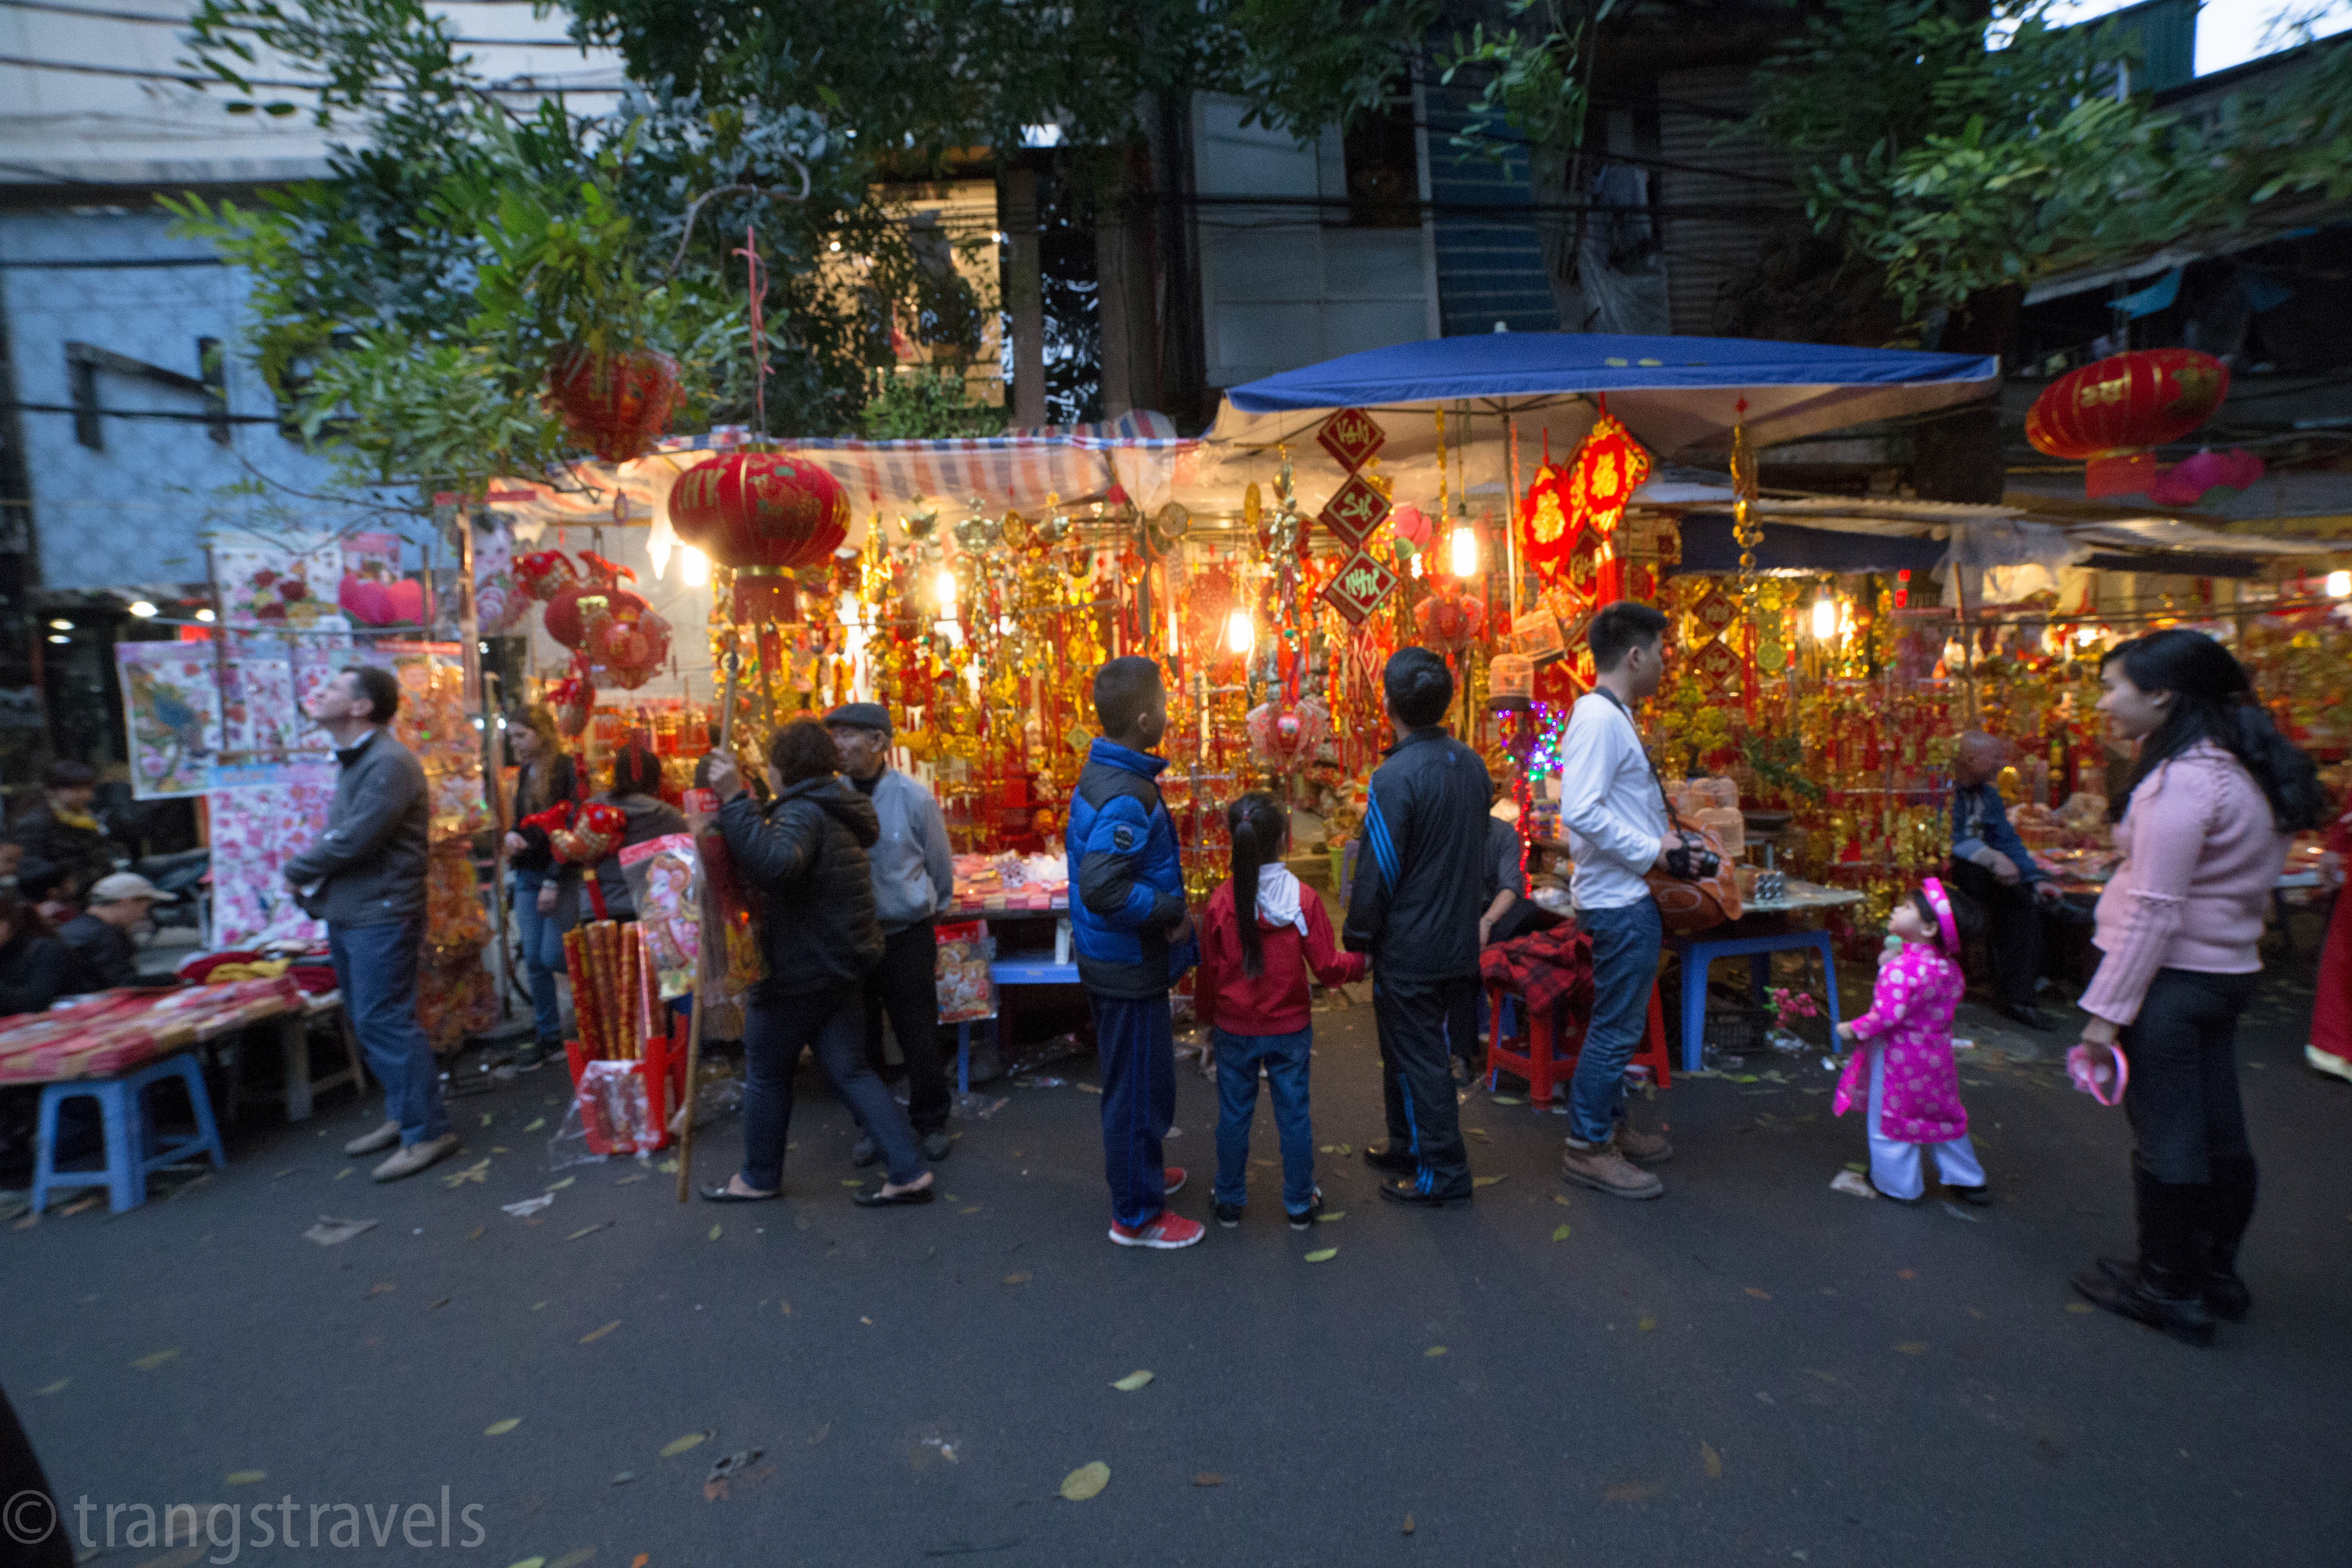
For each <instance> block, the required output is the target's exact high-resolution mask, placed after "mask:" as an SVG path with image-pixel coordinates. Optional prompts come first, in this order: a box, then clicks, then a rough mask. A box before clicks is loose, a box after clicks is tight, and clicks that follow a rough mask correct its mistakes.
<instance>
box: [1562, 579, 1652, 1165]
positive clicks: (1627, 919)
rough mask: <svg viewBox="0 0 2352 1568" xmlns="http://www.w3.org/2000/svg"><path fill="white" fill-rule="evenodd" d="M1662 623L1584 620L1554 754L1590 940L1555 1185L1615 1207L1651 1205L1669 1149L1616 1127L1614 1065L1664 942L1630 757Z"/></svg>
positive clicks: (1646, 1002) (1621, 1078)
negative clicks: (1623, 1201) (1587, 1192)
mask: <svg viewBox="0 0 2352 1568" xmlns="http://www.w3.org/2000/svg"><path fill="white" fill-rule="evenodd" d="M1665 630H1666V617H1665V616H1663V615H1661V614H1659V613H1658V612H1657V611H1656V610H1654V609H1653V608H1651V607H1650V606H1649V605H1642V604H1635V603H1633V601H1631V600H1623V601H1620V602H1619V603H1617V604H1614V605H1609V606H1608V607H1607V608H1605V609H1603V610H1602V611H1601V613H1600V614H1599V615H1597V616H1594V617H1593V618H1592V628H1591V633H1590V641H1591V647H1592V668H1593V671H1594V674H1595V676H1596V678H1597V684H1596V687H1595V689H1594V690H1592V691H1591V692H1590V693H1588V694H1587V695H1585V696H1583V697H1580V698H1579V699H1578V700H1577V703H1576V707H1575V710H1573V711H1572V712H1571V713H1570V716H1569V721H1568V734H1567V737H1566V738H1565V739H1564V740H1563V741H1562V742H1561V744H1560V754H1559V773H1560V778H1559V816H1560V821H1561V822H1562V823H1563V824H1564V825H1565V826H1567V828H1568V830H1569V832H1568V845H1569V851H1570V854H1571V855H1572V856H1573V857H1574V858H1575V861H1576V875H1575V878H1574V879H1573V880H1572V881H1571V883H1570V892H1571V893H1572V894H1573V895H1574V896H1575V899H1576V921H1577V924H1578V926H1579V927H1580V928H1581V929H1582V930H1583V931H1585V932H1586V933H1587V934H1588V935H1590V936H1591V939H1592V1022H1591V1025H1590V1026H1588V1027H1587V1028H1586V1030H1585V1033H1584V1047H1583V1049H1582V1051H1581V1052H1580V1054H1579V1055H1578V1057H1577V1060H1576V1077H1575V1079H1574V1080H1573V1081H1572V1082H1571V1083H1570V1086H1569V1125H1570V1128H1571V1129H1572V1131H1571V1132H1570V1137H1569V1139H1568V1152H1567V1154H1566V1155H1565V1156H1564V1157H1563V1158H1562V1160H1561V1162H1560V1174H1561V1175H1562V1176H1563V1177H1564V1178H1565V1179H1567V1180H1568V1181H1570V1182H1571V1183H1573V1184H1576V1185H1578V1186H1581V1187H1591V1188H1592V1189H1593V1190H1594V1191H1596V1192H1601V1193H1606V1194H1609V1195H1610V1196H1611V1197H1617V1198H1654V1197H1657V1196H1659V1195H1660V1194H1663V1193H1664V1191H1665V1190H1666V1189H1665V1184H1664V1183H1662V1182H1660V1181H1659V1180H1658V1178H1657V1177H1656V1176H1655V1175H1654V1174H1653V1173H1650V1172H1648V1171H1645V1170H1643V1169H1641V1166H1642V1165H1645V1164H1656V1163H1659V1162H1660V1161H1662V1160H1664V1159H1667V1158H1669V1157H1670V1156H1671V1155H1672V1154H1673V1153H1674V1149H1673V1147H1672V1146H1671V1145H1669V1144H1668V1143H1667V1142H1666V1141H1665V1139H1664V1138H1663V1137H1661V1136H1659V1135H1658V1134H1656V1133H1654V1132H1643V1131H1637V1130H1636V1129H1635V1128H1633V1126H1632V1125H1631V1124H1630V1123H1628V1122H1627V1121H1625V1064H1626V1063H1627V1062H1629V1061H1631V1060H1632V1059H1633V1050H1634V1047H1636V1046H1638V1045H1639V1044H1640V1043H1641V1039H1642V1034H1643V1030H1644V1029H1645V1028H1646V1027H1647V1026H1648V1021H1649V1007H1650V988H1651V986H1652V985H1653V984H1654V983H1655V982H1656V979H1657V973H1658V952H1659V949H1660V947H1661V946H1662V945H1663V944H1664V938H1665V931H1664V926H1663V925H1662V924H1661V923H1660V921H1659V919H1658V906H1657V904H1656V903H1655V902H1654V900H1652V899H1651V897H1650V889H1649V884H1648V883H1647V882H1645V881H1643V877H1644V875H1645V874H1646V873H1647V872H1648V871H1649V870H1650V869H1651V868H1652V867H1654V866H1655V865H1657V864H1658V863H1659V862H1660V861H1662V860H1663V859H1664V858H1665V853H1666V849H1667V846H1668V840H1667V829H1668V823H1667V821H1666V804H1665V795H1664V791H1663V790H1662V789H1661V788H1660V786H1659V784H1658V775H1657V773H1656V771H1655V770H1654V769H1653V768H1652V767H1651V765H1650V759H1649V756H1648V754H1647V753H1646V752H1644V751H1643V749H1642V735H1641V731H1639V730H1637V729H1635V728H1634V725H1633V708H1634V705H1635V704H1637V703H1639V702H1641V701H1642V700H1643V699H1644V698H1647V697H1649V696H1651V695H1652V694H1654V692H1655V691H1656V690H1657V689H1658V681H1659V679H1660V678H1661V677H1662V676H1663V675H1664V638H1665Z"/></svg>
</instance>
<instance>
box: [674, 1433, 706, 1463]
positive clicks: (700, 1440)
mask: <svg viewBox="0 0 2352 1568" xmlns="http://www.w3.org/2000/svg"><path fill="white" fill-rule="evenodd" d="M711 1436H714V1434H713V1433H711V1432H688V1434H687V1435H686V1436H683V1437H673V1438H671V1439H670V1440H669V1441H668V1442H667V1443H665V1444H663V1445H662V1451H661V1457H662V1458H665V1459H675V1458H677V1457H678V1456H679V1455H680V1454H683V1453H685V1452H686V1451H687V1450H688V1448H698V1447H701V1446H702V1445H703V1444H704V1443H705V1442H707V1441H709V1439H710V1437H711Z"/></svg>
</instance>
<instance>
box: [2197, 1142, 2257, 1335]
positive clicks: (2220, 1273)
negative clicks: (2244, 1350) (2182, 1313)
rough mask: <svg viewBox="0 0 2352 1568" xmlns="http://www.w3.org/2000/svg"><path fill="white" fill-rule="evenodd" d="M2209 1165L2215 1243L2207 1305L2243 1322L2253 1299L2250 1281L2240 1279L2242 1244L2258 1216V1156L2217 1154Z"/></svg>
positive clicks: (2210, 1219) (2210, 1220) (2220, 1315)
mask: <svg viewBox="0 0 2352 1568" xmlns="http://www.w3.org/2000/svg"><path fill="white" fill-rule="evenodd" d="M2206 1164H2207V1166H2208V1168H2209V1170H2210V1174H2211V1177H2212V1181H2211V1183H2210V1185H2209V1186H2208V1188H2207V1191H2208V1193H2209V1194H2210V1209H2209V1212H2208V1215H2207V1224H2208V1226H2210V1239H2211V1246H2210V1249H2209V1250H2208V1251H2207V1253H2206V1258H2205V1304H2206V1305H2207V1306H2209V1307H2210V1308H2212V1309H2213V1315H2214V1316H2215V1317H2218V1318H2227V1319H2229V1320H2230V1321H2231V1322H2233V1323H2242V1322H2244V1321H2246V1309H2247V1308H2249V1307H2251V1306H2252V1305H2253V1298H2252V1296H2251V1295H2250V1294H2248V1292H2247V1290H2246V1282H2245V1281H2244V1280H2243V1279H2239V1278H2238V1243H2239V1242H2240V1241H2241V1240H2242V1239H2243V1237H2245V1234H2246V1226H2247V1224H2248V1222H2249V1221H2251V1220H2252V1218H2253V1217H2254V1189H2255V1175H2254V1157H2253V1156H2252V1154H2221V1155H2215V1156H2214V1157H2212V1158H2211V1159H2210V1160H2208V1161H2207V1162H2206Z"/></svg>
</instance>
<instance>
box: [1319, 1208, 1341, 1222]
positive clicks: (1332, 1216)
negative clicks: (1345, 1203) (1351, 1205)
mask: <svg viewBox="0 0 2352 1568" xmlns="http://www.w3.org/2000/svg"><path fill="white" fill-rule="evenodd" d="M1347 1217H1348V1211H1347V1210H1346V1209H1330V1210H1327V1211H1326V1212H1324V1213H1322V1214H1318V1215H1316V1216H1315V1223H1316V1224H1317V1225H1330V1224H1332V1223H1333V1222H1335V1221H1338V1220H1343V1219H1346V1218H1347Z"/></svg>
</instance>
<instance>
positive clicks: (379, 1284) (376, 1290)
mask: <svg viewBox="0 0 2352 1568" xmlns="http://www.w3.org/2000/svg"><path fill="white" fill-rule="evenodd" d="M397 1289H400V1287H399V1286H397V1285H394V1283H392V1281H390V1280H389V1279H379V1280H377V1281H376V1282H375V1283H374V1284H373V1285H371V1286H369V1287H368V1295H369V1296H371V1297H373V1296H389V1295H391V1294H392V1293H393V1292H394V1290H397Z"/></svg>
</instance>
